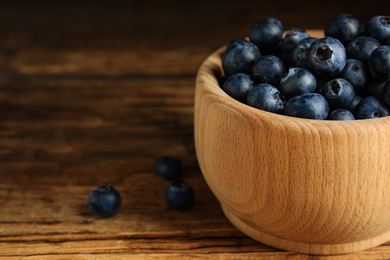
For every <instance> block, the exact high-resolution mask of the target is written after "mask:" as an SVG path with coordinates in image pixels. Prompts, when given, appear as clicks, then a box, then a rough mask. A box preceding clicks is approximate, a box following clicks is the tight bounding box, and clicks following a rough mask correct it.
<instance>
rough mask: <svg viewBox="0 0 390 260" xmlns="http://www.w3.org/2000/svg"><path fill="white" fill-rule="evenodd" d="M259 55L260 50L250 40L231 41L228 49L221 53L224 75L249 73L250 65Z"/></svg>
mask: <svg viewBox="0 0 390 260" xmlns="http://www.w3.org/2000/svg"><path fill="white" fill-rule="evenodd" d="M259 57H260V51H259V49H258V48H257V47H256V45H254V44H253V43H251V42H248V41H240V43H238V42H237V41H236V42H235V43H231V46H230V48H229V49H227V50H226V52H225V53H224V54H223V55H222V67H223V70H224V71H225V73H226V75H231V74H234V73H238V72H243V73H248V74H249V73H250V71H251V69H252V65H253V63H254V62H255V60H256V59H257V58H259Z"/></svg>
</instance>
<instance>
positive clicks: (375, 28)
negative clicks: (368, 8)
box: [365, 15, 390, 44]
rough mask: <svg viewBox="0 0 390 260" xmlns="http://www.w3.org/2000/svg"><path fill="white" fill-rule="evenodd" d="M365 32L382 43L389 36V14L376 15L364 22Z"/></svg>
mask: <svg viewBox="0 0 390 260" xmlns="http://www.w3.org/2000/svg"><path fill="white" fill-rule="evenodd" d="M365 32H366V34H367V35H369V36H371V37H374V38H375V39H377V40H378V41H379V42H380V43H382V44H384V43H385V42H386V40H387V39H388V38H389V37H390V16H384V15H378V16H375V17H373V18H371V19H370V20H369V21H368V22H367V24H366V27H365Z"/></svg>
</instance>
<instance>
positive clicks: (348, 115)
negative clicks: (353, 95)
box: [328, 108, 355, 121]
mask: <svg viewBox="0 0 390 260" xmlns="http://www.w3.org/2000/svg"><path fill="white" fill-rule="evenodd" d="M328 120H343V121H346V120H355V117H354V116H353V114H352V112H351V111H349V110H347V109H344V108H338V109H335V110H333V111H331V112H330V113H329V115H328Z"/></svg>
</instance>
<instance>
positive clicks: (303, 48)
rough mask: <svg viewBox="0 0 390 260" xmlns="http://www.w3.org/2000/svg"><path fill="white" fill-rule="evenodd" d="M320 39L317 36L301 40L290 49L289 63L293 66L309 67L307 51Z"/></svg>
mask: <svg viewBox="0 0 390 260" xmlns="http://www.w3.org/2000/svg"><path fill="white" fill-rule="evenodd" d="M316 40H318V39H317V38H313V37H310V38H305V39H303V40H301V41H299V42H298V43H297V44H296V45H295V46H294V47H293V48H292V50H291V51H290V53H289V56H288V59H287V60H288V65H289V66H291V67H305V68H308V67H309V66H308V63H307V51H308V49H309V47H310V45H311V44H312V43H313V42H315V41H316Z"/></svg>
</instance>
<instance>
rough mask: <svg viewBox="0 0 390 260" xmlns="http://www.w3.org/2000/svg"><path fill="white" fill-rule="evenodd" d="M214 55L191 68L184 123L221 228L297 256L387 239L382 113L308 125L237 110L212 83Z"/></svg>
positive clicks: (386, 124) (389, 174) (217, 56)
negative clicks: (191, 98)
mask: <svg viewBox="0 0 390 260" xmlns="http://www.w3.org/2000/svg"><path fill="white" fill-rule="evenodd" d="M309 33H310V35H312V36H317V37H318V35H319V32H318V31H315V32H309ZM224 50H225V49H224V48H221V49H220V50H218V51H217V52H215V53H214V54H212V55H211V56H210V57H208V58H207V59H206V61H205V62H204V63H203V64H202V66H201V67H200V69H199V72H198V75H197V81H196V96H195V122H194V124H195V145H196V153H197V157H198V161H199V164H200V168H201V171H202V173H203V176H204V178H205V180H206V182H207V184H208V185H209V187H210V189H211V190H212V192H213V193H214V194H215V196H216V197H217V199H218V200H219V202H220V203H221V206H222V209H223V212H224V214H225V215H226V217H227V218H228V219H229V220H230V221H231V223H232V224H233V225H235V226H236V227H237V228H238V229H239V230H241V231H242V232H243V233H245V234H247V235H248V236H250V237H252V238H253V239H255V240H258V241H260V242H262V243H264V244H266V245H270V246H273V247H276V248H280V249H284V250H290V251H295V252H299V253H307V254H319V255H330V254H344V253H351V252H355V251H359V250H364V249H367V248H370V247H375V246H377V245H380V244H381V243H384V242H386V241H388V240H390V117H383V118H379V119H366V120H356V121H327V120H311V119H301V118H294V117H288V116H284V115H278V114H273V113H269V112H265V111H261V110H259V109H256V108H252V107H250V106H247V105H245V104H243V103H240V102H239V101H236V100H235V99H233V98H231V97H230V96H229V95H227V94H226V93H225V92H224V91H223V90H222V89H221V87H220V86H219V84H218V77H220V75H221V71H222V68H221V55H222V53H223V52H224Z"/></svg>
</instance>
